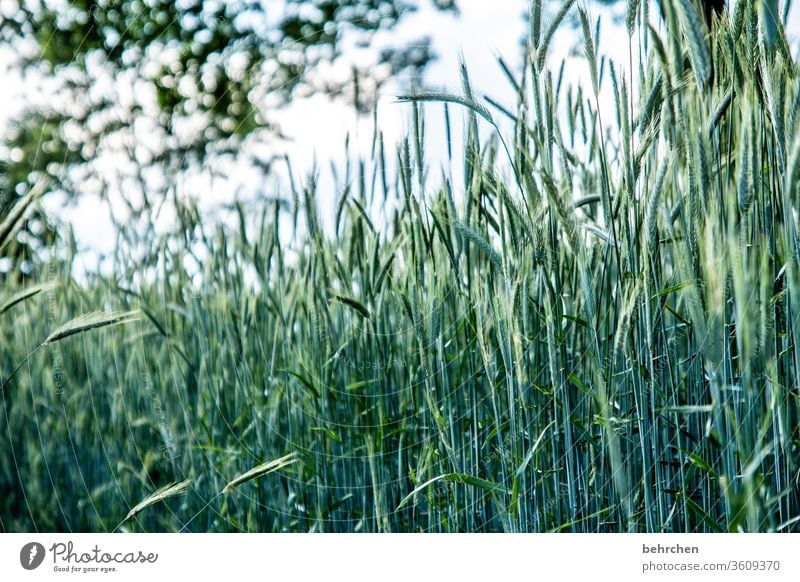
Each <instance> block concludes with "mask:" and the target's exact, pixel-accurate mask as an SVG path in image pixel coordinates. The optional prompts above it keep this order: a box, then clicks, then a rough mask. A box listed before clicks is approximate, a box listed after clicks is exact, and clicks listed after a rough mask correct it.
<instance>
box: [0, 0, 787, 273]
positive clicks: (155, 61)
mask: <svg viewBox="0 0 800 582" xmlns="http://www.w3.org/2000/svg"><path fill="white" fill-rule="evenodd" d="M544 4H545V9H546V10H547V15H546V17H545V21H547V19H552V18H553V17H554V16H555V15H556V14H557V12H558V9H559V7H560V6H561V3H560V2H558V1H556V0H549V1H548V2H545V3H544ZM792 4H793V3H792V2H783V3H781V4H780V7H781V10H782V11H785V16H786V18H785V22H786V23H787V34H788V36H789V37H790V38H796V37H797V35H798V34H800V8H798V6H792ZM651 5H652V11H651V12H652V14H653V16H652V17H651V20H653V21H654V22H658V18H657V17H656V16H655V14H656V11H657V9H658V8H657V3H656V2H652V3H651ZM588 6H589V8H590V9H591V11H592V14H593V16H594V17H595V18H597V19H598V21H599V23H600V24H599V27H600V28H599V29H598V30H599V32H600V36H601V42H599V43H598V44H599V46H601V47H603V50H604V55H605V56H606V57H610V58H612V59H614V60H615V61H616V62H627V60H628V49H629V44H628V37H627V34H626V33H625V32H624V31H625V27H624V22H623V19H624V14H625V3H624V2H618V1H615V0H604V1H595V2H589V3H588ZM528 10H529V2H527V1H526V0H501V1H496V2H485V1H483V0H307V1H301V0H177V1H173V0H80V1H67V0H25V1H21V0H0V30H2V32H1V33H0V71H1V73H0V74H1V75H2V78H3V80H4V83H3V85H4V91H3V92H2V94H0V175H2V179H1V181H0V189H1V193H0V196H2V197H1V198H0V204H2V208H8V207H9V205H10V204H11V203H13V201H14V200H15V199H16V198H17V197H19V196H21V195H22V194H24V192H25V191H26V190H27V189H28V188H30V187H31V186H32V185H33V184H34V183H36V182H37V181H38V180H41V179H42V178H43V177H46V178H47V179H48V180H49V184H50V185H49V190H50V193H49V194H48V195H47V196H46V198H45V201H44V206H43V207H44V213H43V214H40V215H39V216H38V217H37V220H33V221H31V222H30V225H29V227H28V229H27V230H28V232H27V233H25V234H24V235H23V236H22V237H21V238H20V242H19V248H17V249H15V252H14V253H13V254H14V256H15V257H17V259H18V260H17V261H12V260H10V259H5V260H4V264H3V265H0V272H2V273H5V274H9V273H11V274H12V275H15V276H16V275H19V274H20V273H22V274H23V275H24V273H25V271H26V265H25V261H26V259H28V258H30V257H31V256H32V254H31V253H33V252H35V249H36V248H38V247H40V246H41V245H46V244H47V241H48V240H52V237H53V236H54V235H55V233H56V232H58V231H59V228H60V227H62V226H65V225H67V226H69V227H71V231H72V233H74V236H75V243H76V245H77V248H78V250H79V251H81V253H80V255H79V260H78V261H77V265H76V268H77V269H78V271H80V270H95V269H98V268H101V269H102V265H103V264H104V260H105V257H107V256H108V254H109V253H111V252H112V251H113V249H114V248H115V245H116V244H117V242H118V237H119V233H120V230H121V229H120V227H121V226H122V225H125V226H126V227H132V226H136V225H139V227H140V228H138V230H139V232H142V233H144V234H143V236H144V237H145V239H146V237H147V236H148V234H147V233H148V232H150V233H151V234H150V236H152V234H153V233H156V232H158V231H163V230H164V229H169V228H170V227H171V226H172V225H173V223H174V222H175V212H176V210H175V203H176V202H180V201H187V200H188V201H191V203H192V204H197V206H198V207H199V208H200V210H201V211H202V212H203V213H204V215H205V216H213V217H215V218H216V219H218V220H222V221H226V220H230V219H231V215H230V214H229V213H226V209H229V208H230V204H231V202H232V201H233V200H238V201H240V202H242V203H243V204H246V203H247V202H248V201H258V200H263V199H264V198H265V197H266V198H272V197H279V198H287V199H288V198H289V197H290V196H291V190H292V181H293V180H296V181H303V180H305V179H306V178H308V177H309V176H310V175H312V174H314V175H315V177H316V180H317V184H318V188H317V191H316V195H317V203H318V205H319V206H320V209H321V216H322V217H323V221H325V219H326V217H328V216H330V214H331V212H330V210H331V209H332V207H333V204H334V201H335V199H336V197H337V192H340V191H341V189H342V188H343V187H344V185H343V184H342V183H341V181H342V180H343V179H344V177H346V175H347V171H346V168H345V167H344V165H345V163H346V160H347V159H358V157H369V156H375V155H376V141H379V142H380V143H382V144H383V149H384V151H385V152H388V157H389V158H390V159H388V160H387V163H386V167H387V168H391V167H392V165H393V160H392V159H391V157H392V155H393V152H394V151H395V145H396V144H397V143H398V142H399V141H400V140H401V139H402V138H403V136H405V135H407V134H408V133H410V127H411V123H410V122H411V114H412V110H411V107H410V106H409V105H407V104H401V103H398V102H397V97H398V96H399V95H402V94H406V93H408V92H410V91H413V90H414V89H415V88H417V89H419V88H425V89H429V90H430V89H432V90H446V91H450V92H455V93H458V92H460V90H461V71H460V62H462V61H463V62H464V63H465V65H466V69H467V71H468V72H469V76H470V79H471V83H472V85H473V88H474V90H475V92H476V94H478V95H480V96H487V97H489V98H490V99H491V100H492V102H494V103H496V104H497V105H504V106H507V107H512V106H513V105H514V102H515V95H514V91H513V88H512V87H511V85H510V84H509V83H508V81H507V79H506V75H505V74H504V72H503V66H506V67H508V68H509V69H510V70H512V71H514V72H515V73H516V72H517V71H519V69H520V66H521V63H522V57H523V54H522V46H523V45H522V41H523V40H524V35H525V34H526V30H527V15H528ZM573 14H574V13H573ZM570 18H574V16H570V17H568V24H571V26H566V27H561V29H560V30H559V32H558V33H557V34H556V38H554V39H553V43H552V48H551V50H550V53H549V58H550V59H551V60H552V61H553V62H556V63H558V62H560V61H562V60H563V59H565V58H566V66H565V67H564V68H563V69H562V70H561V74H562V75H563V76H564V77H565V80H568V81H571V82H581V81H582V80H583V78H584V77H586V74H587V71H586V70H585V64H584V62H583V60H582V58H580V55H576V58H575V59H571V58H570V55H572V54H573V53H575V51H580V47H579V46H578V39H579V38H580V35H579V34H577V32H576V26H577V23H576V22H571V23H570V22H569V19H570ZM501 61H502V64H501ZM601 106H602V107H604V108H608V109H609V111H612V109H611V108H612V107H613V105H612V104H611V101H610V100H609V102H608V103H606V104H601ZM422 114H423V116H424V121H425V127H426V144H427V145H426V147H427V148H428V151H426V157H427V159H428V160H429V161H430V166H431V171H433V172H434V173H436V172H437V171H438V170H437V166H439V165H440V163H441V162H444V161H445V160H446V159H447V157H448V156H456V157H455V159H458V158H457V156H458V152H457V151H454V148H456V149H457V148H458V146H459V144H460V143H461V142H462V141H463V140H462V139H461V126H462V123H461V117H460V114H461V112H460V111H455V112H454V111H450V112H448V115H450V116H451V119H449V120H448V118H447V117H446V116H445V115H444V114H443V111H442V107H441V106H440V105H437V106H432V105H431V106H427V107H425V108H424V109H423V113H422ZM453 115H455V116H453ZM499 117H500V118H502V116H499ZM450 121H451V122H452V123H451V124H450V123H449V122H450ZM448 130H449V135H450V138H451V142H452V143H451V144H450V145H449V147H448V144H447V143H446V142H447V137H446V136H447V135H448ZM448 166H451V165H450V164H448ZM454 170H455V175H452V172H453V169H451V170H449V171H450V172H451V175H448V176H447V177H448V179H450V180H451V181H452V182H453V184H454V186H455V190H456V192H458V190H459V179H460V177H459V175H458V168H455V169H454ZM337 177H338V182H337ZM337 189H338V190H337ZM12 263H14V264H12Z"/></svg>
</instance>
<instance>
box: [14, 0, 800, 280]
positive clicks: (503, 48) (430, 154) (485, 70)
mask: <svg viewBox="0 0 800 582" xmlns="http://www.w3.org/2000/svg"><path fill="white" fill-rule="evenodd" d="M11 1H12V0H0V11H2V10H4V9H6V10H7V9H9V7H10V6H11ZM588 4H589V7H590V11H591V12H592V14H593V15H594V16H597V15H598V14H601V15H602V16H603V28H602V30H601V40H600V48H601V51H602V52H603V53H604V54H606V55H608V56H609V57H610V58H612V59H614V60H615V61H616V62H619V63H626V62H627V59H628V37H627V34H626V32H625V30H624V25H622V24H614V23H612V19H611V18H610V12H609V11H608V10H607V9H603V8H599V7H598V6H597V4H595V3H591V2H589V3H588ZM618 4H619V6H618V7H617V8H615V10H616V11H617V13H618V14H622V13H623V12H622V11H624V9H625V8H624V6H625V3H624V2H619V3H618ZM459 7H460V12H461V13H460V15H459V16H453V15H450V14H443V13H438V12H436V11H434V10H432V9H430V8H423V9H421V10H420V11H418V12H417V13H415V14H413V15H411V16H409V17H408V18H407V19H405V20H404V21H402V22H401V23H400V25H399V26H398V28H397V29H396V31H394V33H393V34H394V35H395V37H396V38H400V39H404V38H408V39H411V38H418V37H420V36H423V35H430V36H431V38H432V41H433V49H434V53H435V54H436V55H437V59H436V60H435V61H434V62H433V63H432V64H431V65H430V66H429V68H428V69H427V71H426V74H425V84H426V86H428V87H433V88H447V89H450V90H451V91H452V92H455V93H459V92H460V78H459V63H460V61H461V59H463V61H464V62H465V64H466V66H467V69H468V71H469V74H470V78H471V82H472V85H473V87H474V89H475V93H476V94H478V95H489V96H491V97H492V98H493V99H494V100H496V101H498V102H500V103H504V104H506V105H508V106H511V107H512V109H513V105H514V101H515V100H514V95H513V93H512V91H511V89H510V86H509V84H508V82H507V80H506V79H505V77H504V76H503V74H502V72H501V68H500V66H499V65H498V62H497V58H498V56H501V57H502V58H503V59H504V60H505V61H506V62H507V63H508V64H509V65H511V66H512V68H515V67H517V66H518V65H519V63H520V56H521V52H520V40H521V39H522V38H523V36H524V35H525V34H526V22H525V20H524V14H525V12H526V10H527V9H528V2H527V0H494V1H491V2H487V1H485V0H461V1H460V2H459ZM787 32H788V34H789V36H790V39H798V38H800V2H795V5H794V6H793V8H792V12H791V15H790V18H789V26H788V27H787ZM577 34H579V32H577V31H575V30H574V29H570V27H569V26H562V28H561V29H560V31H559V33H558V34H557V35H556V36H555V37H554V39H553V44H552V48H551V50H550V53H549V61H550V63H551V64H552V63H559V62H560V61H561V60H562V59H564V58H566V59H567V65H566V69H565V77H566V78H565V81H566V82H573V83H574V82H581V83H586V81H587V74H588V68H587V65H586V63H585V61H584V60H583V59H582V58H580V57H578V56H571V55H570V50H571V49H572V48H574V46H575V40H576V35H577ZM6 50H7V49H6ZM7 62H8V61H7V53H6V54H4V53H3V51H2V50H0V75H2V76H3V77H5V78H6V79H7V81H11V82H9V83H7V86H9V87H12V88H14V87H16V91H14V90H13V89H12V90H6V91H2V92H0V132H2V131H3V130H4V126H5V124H6V122H7V120H8V118H9V116H11V115H13V114H14V112H15V111H17V110H18V109H19V107H20V106H21V105H22V104H23V103H24V100H25V97H26V95H25V88H24V86H23V85H22V84H20V83H14V82H13V81H14V79H13V76H11V75H10V74H9V71H7V70H4V65H5V64H7ZM401 91H402V89H401V88H400V87H398V86H396V85H392V84H389V85H387V86H386V87H384V89H383V90H382V93H381V94H380V98H379V100H378V108H377V120H378V126H379V128H380V130H381V131H382V132H383V134H384V137H385V140H386V144H387V146H389V147H391V144H393V143H397V142H399V141H400V140H401V139H402V138H403V136H404V135H407V134H408V133H410V131H411V128H410V110H411V108H410V106H409V105H408V104H403V103H398V101H397V96H398V93H400V92H401ZM601 107H603V108H604V109H611V107H612V105H611V103H610V100H609V101H606V102H605V103H603V104H601ZM425 119H426V137H427V140H426V148H427V150H426V157H427V159H428V161H429V164H430V166H431V167H432V168H434V169H435V168H436V167H437V166H438V165H439V164H441V163H443V162H444V160H445V159H446V152H447V145H446V140H445V128H444V117H443V113H442V107H441V106H440V105H427V106H426V107H425ZM452 119H453V121H454V124H453V125H454V128H455V129H456V130H458V129H459V128H460V127H461V125H462V123H461V122H460V120H461V116H460V115H456V116H453V118H452ZM273 120H274V121H276V122H277V123H278V124H279V125H280V127H281V129H282V131H283V133H284V134H286V135H287V136H289V137H290V138H291V139H290V140H288V141H281V142H276V143H271V144H270V145H269V146H268V148H269V149H270V151H271V152H272V153H276V154H285V155H287V156H288V157H289V159H290V160H291V162H292V165H293V168H294V172H295V175H296V176H301V177H302V176H304V175H307V174H308V173H309V172H310V171H311V170H312V168H313V167H315V163H316V166H317V167H319V168H320V169H321V172H320V180H321V184H322V187H321V188H320V189H319V192H320V194H319V200H318V203H319V205H320V208H321V215H322V217H323V220H326V219H327V217H329V216H330V215H331V214H332V213H331V212H330V209H331V208H332V207H333V204H334V199H335V195H333V188H332V187H330V186H331V182H330V180H331V178H330V176H326V175H325V173H326V170H325V169H326V168H327V167H328V166H329V163H330V161H334V163H337V164H341V163H342V162H343V153H342V152H343V144H344V142H345V137H346V136H347V135H348V134H349V135H350V142H351V144H352V148H353V151H355V152H360V153H361V154H362V155H367V153H368V151H369V147H370V144H371V140H372V135H373V118H372V116H359V115H357V114H356V113H355V112H354V111H353V110H352V109H350V108H349V107H348V106H347V105H345V104H343V103H341V102H336V101H334V100H331V99H330V98H328V97H326V96H322V95H316V96H313V97H310V98H304V99H298V100H295V101H293V102H292V103H291V104H290V105H289V106H288V107H286V108H285V109H283V110H282V111H280V112H279V113H278V114H276V115H275V116H274V119H273ZM459 135H460V134H459V132H458V131H456V132H455V134H454V137H455V138H456V139H454V141H456V142H458V138H459ZM389 151H391V149H390V150H389ZM454 155H455V156H456V159H458V156H457V153H456V152H454ZM237 178H238V179H239V180H240V181H241V182H242V183H243V184H244V185H245V186H246V185H247V184H248V182H250V183H255V180H256V179H257V178H256V176H255V175H247V174H246V173H244V174H241V175H238V174H237ZM272 180H273V182H274V183H272V184H270V187H272V188H275V189H276V190H277V191H280V190H282V189H283V190H285V189H286V183H285V175H282V174H281V173H280V172H279V173H278V174H276V176H275V177H273V178H272ZM456 181H457V177H456ZM261 186H262V184H259V187H261ZM208 189H209V188H208V184H206V185H205V186H204V185H202V184H191V183H187V184H185V190H186V192H185V193H184V195H186V196H192V195H194V194H193V192H198V191H204V190H208ZM211 189H212V190H214V195H213V196H207V195H206V196H201V197H200V200H199V202H200V207H201V209H204V210H206V211H208V212H211V211H212V210H213V208H214V207H215V206H217V205H221V204H226V203H228V202H230V200H231V199H232V197H233V193H234V192H235V191H236V188H235V187H225V188H211ZM245 190H247V188H245ZM48 205H49V209H50V211H51V212H57V213H58V216H59V217H60V218H61V219H62V220H64V221H66V222H68V223H70V224H71V225H72V227H73V230H74V233H75V236H76V239H77V241H78V244H79V248H83V249H85V250H88V251H89V252H87V253H86V254H85V256H84V257H83V260H84V261H86V268H92V267H91V265H90V263H93V262H96V261H97V259H98V257H99V256H100V255H102V254H103V253H105V252H108V251H110V250H111V249H112V248H113V245H114V243H115V240H116V237H115V232H114V229H113V227H112V225H111V222H110V221H109V220H108V209H107V208H106V207H105V206H104V205H103V204H102V203H101V202H100V201H99V200H98V199H97V198H95V197H93V196H86V197H84V198H83V199H82V200H80V201H79V202H78V203H77V204H76V205H74V206H72V207H71V208H67V209H63V208H61V207H60V205H61V201H59V200H50V201H49V202H48ZM171 220H172V215H170V214H169V213H168V212H166V213H164V214H163V215H162V217H161V221H162V224H161V227H162V228H164V229H168V228H169V226H170V222H171Z"/></svg>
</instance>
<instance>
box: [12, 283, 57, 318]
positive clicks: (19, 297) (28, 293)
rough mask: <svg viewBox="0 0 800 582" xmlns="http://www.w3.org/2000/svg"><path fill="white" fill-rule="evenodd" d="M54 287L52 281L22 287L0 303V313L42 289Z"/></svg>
mask: <svg viewBox="0 0 800 582" xmlns="http://www.w3.org/2000/svg"><path fill="white" fill-rule="evenodd" d="M53 287H55V284H53V283H41V284H39V285H31V286H30V287H28V288H26V289H23V290H22V291H20V292H18V293H15V294H14V295H12V296H11V297H9V298H8V299H7V300H6V301H5V302H4V303H3V304H2V305H0V314H2V313H5V312H6V311H8V310H9V309H11V308H12V307H14V306H15V305H16V304H17V303H22V302H23V301H25V300H26V299H30V298H31V297H34V296H36V295H38V294H39V293H41V292H42V291H47V290H49V289H52V288H53Z"/></svg>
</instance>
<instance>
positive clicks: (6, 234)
mask: <svg viewBox="0 0 800 582" xmlns="http://www.w3.org/2000/svg"><path fill="white" fill-rule="evenodd" d="M45 189H46V183H45V182H44V181H42V182H39V183H38V184H36V185H35V186H34V187H33V188H31V189H30V190H28V193H27V194H25V196H23V197H22V198H20V199H19V200H18V201H17V202H16V203H15V204H14V205H13V206H12V207H11V210H10V211H9V212H8V214H7V215H6V217H5V218H4V219H3V221H2V223H0V252H2V250H3V249H4V248H5V246H6V245H7V244H8V243H9V242H10V241H12V240H14V237H15V236H16V234H17V233H18V232H19V230H20V228H22V224H23V222H24V218H25V216H26V215H27V213H28V211H30V209H31V208H32V207H33V204H34V202H36V200H37V199H38V198H39V197H40V196H41V195H42V194H43V193H44V191H45Z"/></svg>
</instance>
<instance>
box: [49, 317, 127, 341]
mask: <svg viewBox="0 0 800 582" xmlns="http://www.w3.org/2000/svg"><path fill="white" fill-rule="evenodd" d="M139 319H140V312H139V311H138V310H133V311H112V312H106V311H93V312H91V313H86V314H84V315H80V316H78V317H76V318H74V319H71V320H69V321H68V322H66V323H65V324H63V325H62V326H60V327H58V328H56V329H55V330H53V332H52V333H51V334H50V335H49V336H47V339H45V340H44V344H45V345H48V344H52V343H55V342H58V341H61V340H64V339H66V338H68V337H71V336H74V335H77V334H81V333H85V332H87V331H92V330H94V329H100V328H102V327H108V326H110V325H122V324H126V323H132V322H134V321H138V320H139Z"/></svg>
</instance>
